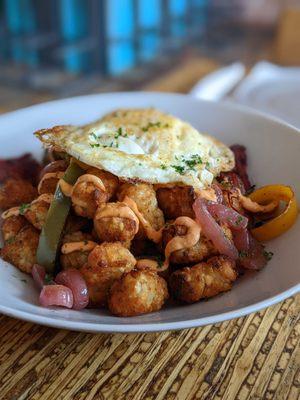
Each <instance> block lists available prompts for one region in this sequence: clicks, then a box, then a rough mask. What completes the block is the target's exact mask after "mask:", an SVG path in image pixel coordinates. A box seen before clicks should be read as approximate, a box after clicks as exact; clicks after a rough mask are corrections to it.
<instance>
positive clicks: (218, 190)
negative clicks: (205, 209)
mask: <svg viewBox="0 0 300 400" xmlns="http://www.w3.org/2000/svg"><path fill="white" fill-rule="evenodd" d="M211 187H212V188H213V189H214V191H215V193H216V197H217V203H220V204H222V203H223V201H224V198H223V192H222V189H221V188H220V186H219V185H218V184H217V183H213V184H212V185H211Z"/></svg>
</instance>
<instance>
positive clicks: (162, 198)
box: [156, 186, 195, 219]
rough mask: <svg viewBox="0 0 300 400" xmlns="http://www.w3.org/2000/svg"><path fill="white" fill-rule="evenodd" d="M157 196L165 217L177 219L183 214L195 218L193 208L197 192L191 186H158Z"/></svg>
mask: <svg viewBox="0 0 300 400" xmlns="http://www.w3.org/2000/svg"><path fill="white" fill-rule="evenodd" d="M156 196H157V200H158V205H159V207H160V208H161V209H162V211H163V213H164V216H165V218H167V219H175V218H178V217H181V216H185V217H190V218H195V214H194V211H193V208H192V206H193V202H194V199H195V193H194V189H193V188H192V187H191V186H174V187H172V188H167V187H166V188H158V189H157V191H156Z"/></svg>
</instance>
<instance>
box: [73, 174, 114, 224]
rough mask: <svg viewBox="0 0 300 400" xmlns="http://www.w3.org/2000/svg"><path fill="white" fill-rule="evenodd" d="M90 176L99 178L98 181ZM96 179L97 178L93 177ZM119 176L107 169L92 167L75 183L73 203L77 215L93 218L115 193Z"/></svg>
mask: <svg viewBox="0 0 300 400" xmlns="http://www.w3.org/2000/svg"><path fill="white" fill-rule="evenodd" d="M90 177H96V178H98V183H97V182H96V181H95V182H93V181H92V180H91V179H90ZM93 179H94V180H95V178H93ZM117 186H118V178H117V177H115V176H114V175H112V174H110V173H109V172H106V171H101V170H98V169H96V168H90V169H88V170H87V172H86V174H85V175H83V176H81V177H80V178H79V179H78V181H77V182H76V184H75V185H74V188H73V192H72V203H73V207H74V211H75V213H76V214H77V215H80V216H82V217H85V218H93V217H94V215H95V212H96V210H97V208H98V207H99V205H101V204H103V203H106V202H107V201H108V200H109V199H110V198H111V197H112V196H113V195H114V193H115V191H116V188H117Z"/></svg>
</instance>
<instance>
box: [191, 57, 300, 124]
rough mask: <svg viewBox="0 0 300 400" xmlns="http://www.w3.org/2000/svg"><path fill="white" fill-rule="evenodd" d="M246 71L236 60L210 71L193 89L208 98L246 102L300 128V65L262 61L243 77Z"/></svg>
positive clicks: (193, 93)
mask: <svg viewBox="0 0 300 400" xmlns="http://www.w3.org/2000/svg"><path fill="white" fill-rule="evenodd" d="M244 73H245V68H244V66H243V65H242V64H241V63H234V64H232V65H230V66H228V67H225V68H221V69H220V70H218V71H215V72H213V73H211V74H209V75H207V76H206V77H205V78H204V79H202V80H201V81H200V82H198V83H197V84H196V85H195V86H194V88H193V89H192V90H191V92H190V93H191V95H193V96H196V97H198V98H202V99H205V100H215V101H219V100H230V101H233V102H236V103H239V104H244V105H247V106H249V107H251V108H254V109H257V110H259V111H263V112H266V113H268V114H271V115H274V116H277V117H279V118H281V119H283V120H285V121H287V122H289V123H290V124H292V125H295V126H296V127H297V128H300V67H299V68H298V67H280V66H278V65H275V64H271V63H269V62H267V61H261V62H258V63H257V64H256V65H255V66H254V67H253V68H252V70H251V72H250V74H249V75H248V76H247V77H246V78H245V79H243V80H242V78H243V76H244Z"/></svg>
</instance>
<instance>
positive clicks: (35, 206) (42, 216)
mask: <svg viewBox="0 0 300 400" xmlns="http://www.w3.org/2000/svg"><path fill="white" fill-rule="evenodd" d="M49 207H50V203H48V202H46V201H44V200H40V201H36V202H33V203H32V204H31V205H30V207H28V208H27V209H26V211H25V213H24V216H25V218H26V219H27V220H28V221H29V222H30V223H31V224H32V225H33V226H34V227H35V228H36V229H39V230H41V229H42V228H43V226H44V223H45V221H46V218H47V214H48V210H49Z"/></svg>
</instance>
